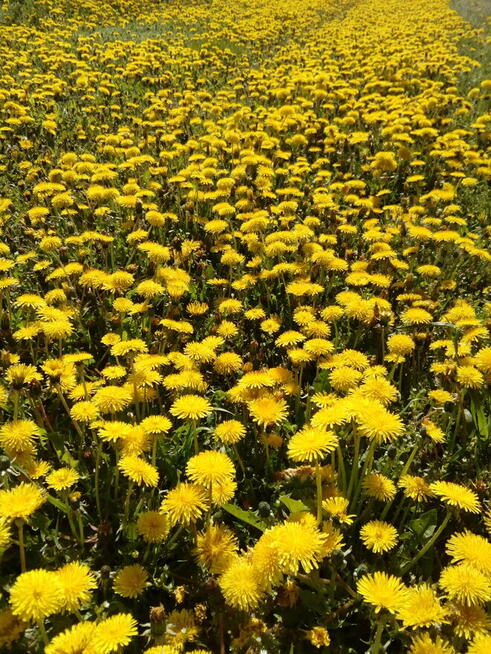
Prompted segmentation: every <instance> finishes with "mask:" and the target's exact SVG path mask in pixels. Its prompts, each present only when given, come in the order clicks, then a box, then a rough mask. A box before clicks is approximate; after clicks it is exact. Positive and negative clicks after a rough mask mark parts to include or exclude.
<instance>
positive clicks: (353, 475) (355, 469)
mask: <svg viewBox="0 0 491 654" xmlns="http://www.w3.org/2000/svg"><path fill="white" fill-rule="evenodd" d="M360 439H361V437H360V434H359V433H358V432H356V433H355V451H354V454H353V465H352V466H351V475H350V478H349V486H348V491H347V493H346V497H347V499H348V500H349V499H350V497H351V493H352V492H353V489H354V488H356V482H357V479H358V468H359V461H358V459H359V457H360Z"/></svg>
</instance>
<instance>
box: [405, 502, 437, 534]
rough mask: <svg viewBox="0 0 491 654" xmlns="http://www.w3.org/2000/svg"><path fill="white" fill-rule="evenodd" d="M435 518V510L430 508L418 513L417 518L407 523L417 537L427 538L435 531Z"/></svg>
mask: <svg viewBox="0 0 491 654" xmlns="http://www.w3.org/2000/svg"><path fill="white" fill-rule="evenodd" d="M437 519H438V512H437V510H436V509H431V510H430V511H426V513H423V514H422V515H420V516H419V518H415V519H414V520H411V521H410V523H409V529H411V531H412V532H413V533H414V534H416V536H418V537H419V538H422V537H424V538H425V539H426V538H429V537H430V536H431V535H432V533H433V532H434V531H435V528H436V523H437Z"/></svg>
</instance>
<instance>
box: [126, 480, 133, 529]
mask: <svg viewBox="0 0 491 654" xmlns="http://www.w3.org/2000/svg"><path fill="white" fill-rule="evenodd" d="M133 486H134V484H133V482H132V481H131V482H130V485H129V486H128V492H127V493H126V499H125V502H124V518H123V524H124V525H127V524H128V518H129V515H130V500H131V493H132V492H133Z"/></svg>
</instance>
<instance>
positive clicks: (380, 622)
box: [372, 615, 385, 654]
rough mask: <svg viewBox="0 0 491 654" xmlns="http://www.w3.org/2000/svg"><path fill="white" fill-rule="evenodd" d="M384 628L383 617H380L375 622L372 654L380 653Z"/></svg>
mask: <svg viewBox="0 0 491 654" xmlns="http://www.w3.org/2000/svg"><path fill="white" fill-rule="evenodd" d="M384 626H385V615H380V616H379V618H378V621H377V630H376V632H375V638H374V641H373V646H372V654H378V653H379V652H380V645H381V643H382V633H383V631H384Z"/></svg>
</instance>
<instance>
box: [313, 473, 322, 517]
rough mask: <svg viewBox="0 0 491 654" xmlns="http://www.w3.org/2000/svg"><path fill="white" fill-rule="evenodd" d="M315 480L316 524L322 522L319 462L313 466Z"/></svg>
mask: <svg viewBox="0 0 491 654" xmlns="http://www.w3.org/2000/svg"><path fill="white" fill-rule="evenodd" d="M315 482H316V486H317V524H318V525H320V524H321V522H322V471H321V467H320V465H319V464H317V465H316V467H315Z"/></svg>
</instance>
